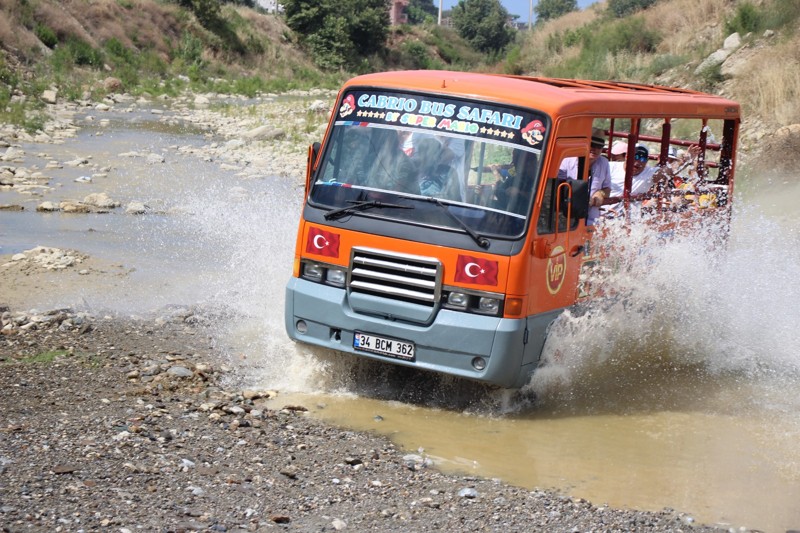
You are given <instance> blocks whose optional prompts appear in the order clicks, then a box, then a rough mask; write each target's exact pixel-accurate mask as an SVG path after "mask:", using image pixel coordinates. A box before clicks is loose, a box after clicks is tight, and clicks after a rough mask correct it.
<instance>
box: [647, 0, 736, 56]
mask: <svg viewBox="0 0 800 533" xmlns="http://www.w3.org/2000/svg"><path fill="white" fill-rule="evenodd" d="M735 4H736V0H672V1H668V2H658V3H656V4H655V5H654V6H653V7H652V8H651V9H648V10H646V11H645V12H644V17H645V20H646V22H647V26H648V27H649V28H652V29H654V30H657V31H659V32H660V33H661V35H663V36H664V37H665V38H664V39H663V40H662V42H661V43H660V45H659V49H658V51H659V53H663V54H672V55H692V54H696V53H697V52H698V49H700V50H699V51H700V52H702V53H706V52H710V51H713V50H716V49H717V48H719V47H720V45H722V40H723V39H724V38H725V37H727V36H726V35H722V32H723V25H722V24H720V21H722V20H724V19H725V16H726V14H729V13H731V12H732V11H733V8H734V6H735Z"/></svg>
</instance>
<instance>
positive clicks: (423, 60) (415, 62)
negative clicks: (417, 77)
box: [402, 39, 433, 69]
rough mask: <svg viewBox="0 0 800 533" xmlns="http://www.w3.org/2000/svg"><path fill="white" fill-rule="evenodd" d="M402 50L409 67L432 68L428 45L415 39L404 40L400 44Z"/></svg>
mask: <svg viewBox="0 0 800 533" xmlns="http://www.w3.org/2000/svg"><path fill="white" fill-rule="evenodd" d="M402 51H403V54H404V55H405V56H407V57H408V60H409V63H410V67H411V68H417V69H430V68H433V67H432V64H433V60H432V59H431V55H430V53H429V52H428V47H427V46H425V45H424V44H422V43H421V42H419V41H417V40H416V39H414V40H408V41H405V42H404V43H403V45H402Z"/></svg>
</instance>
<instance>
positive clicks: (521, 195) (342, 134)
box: [309, 97, 544, 238]
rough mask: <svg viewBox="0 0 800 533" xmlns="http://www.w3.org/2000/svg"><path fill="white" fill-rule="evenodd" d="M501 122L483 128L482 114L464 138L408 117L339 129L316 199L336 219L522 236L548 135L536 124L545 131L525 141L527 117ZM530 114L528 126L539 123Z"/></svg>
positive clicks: (433, 121) (507, 114)
mask: <svg viewBox="0 0 800 533" xmlns="http://www.w3.org/2000/svg"><path fill="white" fill-rule="evenodd" d="M396 99H397V98H396ZM405 100H406V102H408V101H409V97H405ZM419 100H422V99H421V98H419ZM353 101H355V99H353ZM358 101H359V102H365V101H367V100H365V99H364V98H363V97H361V98H359V99H358ZM411 101H412V102H414V104H413V105H415V106H416V105H419V104H420V103H421V102H419V101H418V100H411ZM422 101H424V100H422ZM447 105H451V106H452V108H451V109H453V113H455V112H456V109H458V108H457V107H456V104H453V103H451V102H441V106H442V107H440V109H446V107H443V106H447ZM406 106H407V107H409V106H410V104H406ZM461 107H464V105H462V106H461ZM493 113H494V116H495V117H500V118H499V119H498V120H500V121H503V120H504V121H505V127H503V126H502V125H501V126H500V127H487V126H483V125H480V124H479V122H478V120H479V119H480V118H481V115H480V114H473V116H472V118H473V119H475V120H473V121H460V122H459V121H457V120H453V121H450V122H449V124H452V123H453V122H459V124H458V126H457V127H456V128H455V129H458V130H464V131H463V132H462V131H448V130H447V128H442V127H436V125H437V124H441V120H439V119H437V118H433V117H426V116H422V115H419V114H413V113H410V112H406V113H395V114H394V115H396V118H397V120H396V121H395V122H389V121H387V120H381V119H380V118H379V114H378V113H372V112H369V114H370V115H375V116H368V117H364V118H366V119H367V120H364V121H358V122H356V121H351V120H337V121H336V122H335V123H334V126H333V130H332V132H331V135H330V137H329V139H328V143H327V146H326V150H325V153H324V154H323V157H322V160H321V162H320V165H319V167H318V171H317V173H316V174H315V180H314V183H313V187H312V190H311V194H310V197H309V200H310V202H311V203H312V204H313V205H315V206H317V207H321V208H326V209H329V211H328V214H327V215H326V218H328V219H331V218H341V217H342V216H346V215H351V214H356V213H357V214H358V216H371V217H382V218H391V219H395V220H398V221H401V222H405V223H410V224H418V225H427V226H439V227H443V228H445V229H451V228H456V229H458V228H462V229H467V231H474V232H477V233H480V234H481V235H491V236H495V237H500V238H503V237H505V238H513V237H518V236H520V235H522V234H523V233H524V231H525V228H526V226H527V221H528V216H529V213H530V211H531V202H532V199H533V191H535V190H536V185H537V180H538V178H539V172H540V161H542V159H543V157H542V151H543V149H544V126H543V122H542V121H541V120H535V123H536V124H539V125H541V129H540V130H537V131H534V132H533V133H530V131H531V130H532V128H529V132H522V131H521V130H522V129H523V127H524V126H525V124H523V123H522V122H523V117H522V116H521V115H520V112H518V111H516V112H514V113H512V112H511V111H509V110H504V111H502V112H500V111H497V110H493ZM381 114H383V115H391V113H386V112H385V111H384V112H383V113H381ZM340 115H341V110H340ZM525 115H528V116H526V117H525V118H528V119H529V120H528V122H527V124H530V123H531V122H534V119H531V118H530V113H525ZM483 116H484V117H487V116H489V114H487V113H484V114H483ZM404 117H405V120H404ZM348 118H349V117H348ZM426 119H430V120H426ZM425 124H427V125H428V126H427V127H425V126H424V125H425ZM534 134H535V135H534ZM526 135H527V136H526ZM531 140H533V142H530V141H531Z"/></svg>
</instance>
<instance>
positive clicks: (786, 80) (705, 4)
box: [514, 0, 800, 173]
mask: <svg viewBox="0 0 800 533" xmlns="http://www.w3.org/2000/svg"><path fill="white" fill-rule="evenodd" d="M606 7H607V6H606V2H599V3H596V4H594V5H592V6H590V7H589V8H588V9H586V10H584V11H580V12H574V13H570V14H568V15H566V16H564V17H561V18H559V19H557V20H553V21H551V22H549V23H547V24H544V25H542V26H540V27H538V28H536V30H535V31H533V32H531V33H528V34H526V35H525V36H524V37H523V42H522V45H521V53H520V54H519V58H518V60H517V63H516V64H515V65H514V67H515V68H516V69H517V70H518V71H520V72H524V73H527V74H536V75H546V76H556V77H577V78H581V77H586V78H589V79H616V80H630V81H639V82H645V83H654V84H659V85H668V86H678V87H685V88H689V89H695V90H701V91H705V92H711V93H714V94H719V95H722V96H725V97H728V98H731V99H732V100H735V101H737V102H739V103H740V104H741V105H742V111H743V117H744V121H743V125H742V134H741V143H740V156H741V157H740V161H743V162H745V163H747V164H748V166H755V165H758V161H760V160H764V161H768V162H769V165H768V168H771V169H774V170H775V171H777V172H780V173H785V172H787V171H794V170H795V169H796V167H797V161H798V160H800V106H798V105H797V103H796V102H797V100H798V98H800V32H798V21H799V20H800V3H797V2H795V1H794V0H760V1H758V2H750V1H748V0H660V1H659V2H657V3H656V4H655V5H653V6H652V7H650V8H648V9H645V10H643V11H640V12H638V13H635V14H634V15H632V16H629V17H626V18H624V19H613V18H609V17H608V16H607V15H606V13H605V12H606ZM742 26H744V28H745V29H747V27H748V26H751V27H753V28H754V30H755V31H752V32H747V31H745V29H740V28H741V27H742ZM735 29H740V31H739V32H738V33H737V34H736V35H733V33H734V32H733V31H732V30H735Z"/></svg>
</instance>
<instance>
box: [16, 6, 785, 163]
mask: <svg viewBox="0 0 800 533" xmlns="http://www.w3.org/2000/svg"><path fill="white" fill-rule="evenodd" d="M797 5H798V4H796V2H794V1H793V0H758V1H757V2H756V3H752V2H751V0H659V1H658V2H656V3H655V4H654V5H653V6H652V7H650V8H648V9H645V10H643V11H640V12H638V13H634V14H633V15H631V16H628V17H624V18H621V19H616V18H613V17H610V16H609V15H608V10H607V5H606V3H605V2H598V3H596V4H593V5H592V6H590V7H589V8H587V9H586V10H583V11H578V12H574V13H570V14H568V15H566V16H564V17H561V18H559V19H556V20H553V21H550V22H548V23H546V24H540V25H537V26H535V27H534V29H533V31H520V32H519V33H518V35H517V42H516V44H515V45H514V46H512V47H510V49H509V50H508V53H507V56H506V57H505V58H503V59H502V60H501V61H500V62H499V63H496V64H487V63H486V57H485V56H483V55H481V54H479V53H477V52H474V51H471V50H470V49H469V47H468V46H467V45H466V44H465V43H464V41H463V40H462V39H460V38H459V37H458V36H457V35H456V34H455V32H454V31H453V30H451V29H447V28H440V27H437V26H430V25H421V26H400V27H394V28H393V29H392V31H391V32H390V35H389V40H388V42H387V46H386V48H385V49H384V50H380V51H376V53H375V54H374V55H373V56H371V57H369V58H364V61H363V62H362V63H361V67H360V68H361V69H362V70H386V69H409V68H411V69H413V68H445V69H458V70H483V71H497V72H507V73H514V74H526V75H545V76H555V77H577V78H588V79H617V80H630V81H639V82H645V83H655V84H663V85H675V86H681V87H686V88H691V89H698V90H703V91H707V92H712V93H716V94H720V95H724V96H726V97H729V98H732V99H734V100H736V101H738V102H740V103H741V104H742V107H743V112H744V113H743V115H744V120H745V122H744V126H743V128H742V143H741V146H740V153H741V154H742V158H741V160H742V161H753V160H755V159H758V158H757V157H755V156H757V155H758V154H761V153H764V154H766V155H767V156H768V157H769V160H770V162H771V164H772V166H773V167H775V166H776V165H777V169H778V170H779V171H786V170H789V169H792V168H793V167H794V164H795V163H794V162H795V161H797V160H798V158H800V106H797V105H796V104H795V102H796V101H797V98H798V97H800V61H799V60H798V58H800V32H798V31H797V22H798V20H800V7H795V6H797ZM750 27H752V28H755V29H756V30H757V31H750V32H747V31H745V30H746V29H748V28H750ZM735 29H741V31H739V32H738V33H736V34H734V35H733V36H732V34H733V33H734V31H733V30H735ZM0 52H2V56H0V82H2V84H0V103H3V104H6V105H3V106H0V107H2V108H5V112H3V111H2V110H0V121H3V122H7V121H16V122H17V123H20V122H24V123H25V125H26V127H27V128H28V129H35V128H36V127H37V126H38V125H39V124H40V123H41V120H42V119H41V118H39V119H38V120H37V119H36V117H35V116H34V115H32V114H31V113H30V111H31V110H30V108H29V107H30V106H29V107H28V108H25V109H24V110H23V109H21V107H20V106H16V102H17V101H16V100H15V99H14V97H13V94H12V93H20V94H18V95H17V96H20V95H21V94H32V95H33V94H35V95H41V94H42V92H43V91H44V90H45V89H57V90H58V94H59V97H60V98H71V99H77V98H100V97H102V96H104V95H105V94H106V93H107V92H109V91H110V90H114V91H120V90H124V91H128V92H132V93H134V94H136V93H142V92H149V93H151V94H160V93H168V94H169V93H172V94H174V93H177V92H180V91H182V90H184V89H186V88H188V89H190V90H193V91H216V92H233V93H238V94H246V95H254V94H256V93H258V92H267V91H282V90H287V89H291V88H295V87H311V86H322V87H328V88H333V87H336V86H337V85H339V83H340V82H341V81H342V80H343V79H344V78H346V77H348V76H350V75H351V74H352V73H348V72H344V71H334V72H331V71H324V70H321V69H320V68H318V66H316V65H315V63H314V61H312V58H310V57H308V56H307V55H306V54H305V53H304V52H303V50H302V48H301V47H300V46H299V39H298V37H297V36H296V35H295V34H293V32H292V31H291V30H290V29H289V28H288V27H287V26H286V25H285V23H284V21H283V19H282V18H281V17H280V16H275V15H270V14H267V13H264V12H259V11H256V10H253V9H249V8H245V7H234V6H231V5H225V6H223V7H222V9H221V10H220V16H219V19H218V20H212V21H211V23H209V21H208V20H206V21H204V24H201V23H200V21H198V19H197V17H196V16H195V15H194V14H193V13H192V12H190V11H187V10H185V9H184V8H181V7H179V6H178V5H177V4H175V3H171V2H170V3H167V2H163V1H158V0H95V1H92V2H87V1H85V0H64V1H56V0H26V1H18V0H0ZM715 57H716V58H717V59H719V58H723V59H724V60H721V59H720V60H719V61H711V59H713V58H715ZM709 58H711V59H709ZM709 61H711V63H708V62H709ZM756 73H757V74H756ZM4 86H5V87H12V88H13V90H12V91H10V92H7V93H6V94H5V98H4V94H3V90H4V89H3V87H4ZM5 90H6V91H8V89H5ZM25 114H27V116H25V117H24V118H20V116H21V115H25Z"/></svg>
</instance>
